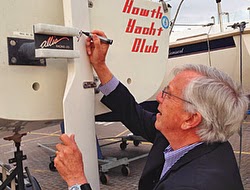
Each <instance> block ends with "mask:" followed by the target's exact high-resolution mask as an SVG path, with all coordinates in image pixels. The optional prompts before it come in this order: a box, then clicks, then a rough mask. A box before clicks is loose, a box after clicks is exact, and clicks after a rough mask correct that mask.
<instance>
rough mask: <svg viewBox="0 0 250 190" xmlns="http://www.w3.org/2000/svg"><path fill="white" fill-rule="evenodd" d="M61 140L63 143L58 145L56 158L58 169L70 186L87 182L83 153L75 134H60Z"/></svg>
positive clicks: (55, 162)
mask: <svg viewBox="0 0 250 190" xmlns="http://www.w3.org/2000/svg"><path fill="white" fill-rule="evenodd" d="M60 140H61V141H62V144H57V145H56V148H57V152H56V157H55V159H54V164H55V167H56V169H57V171H58V172H59V174H60V175H61V177H62V178H63V179H64V180H65V181H66V182H67V184H68V186H72V185H75V184H84V183H87V179H86V177H85V174H84V166H83V162H82V154H81V152H80V150H79V148H78V146H77V144H76V142H75V135H70V136H68V135H67V134H63V135H61V136H60Z"/></svg>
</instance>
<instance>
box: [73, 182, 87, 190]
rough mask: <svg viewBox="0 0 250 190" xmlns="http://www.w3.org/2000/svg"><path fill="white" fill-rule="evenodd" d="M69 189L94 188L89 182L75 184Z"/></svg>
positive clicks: (82, 189)
mask: <svg viewBox="0 0 250 190" xmlns="http://www.w3.org/2000/svg"><path fill="white" fill-rule="evenodd" d="M69 190H92V189H91V186H90V184H89V183H84V184H75V185H72V186H71V187H69Z"/></svg>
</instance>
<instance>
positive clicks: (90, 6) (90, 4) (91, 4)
mask: <svg viewBox="0 0 250 190" xmlns="http://www.w3.org/2000/svg"><path fill="white" fill-rule="evenodd" d="M88 3H89V8H93V2H92V1H91V0H89V2H88Z"/></svg>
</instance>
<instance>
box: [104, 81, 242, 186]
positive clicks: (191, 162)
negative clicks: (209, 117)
mask: <svg viewBox="0 0 250 190" xmlns="http://www.w3.org/2000/svg"><path fill="white" fill-rule="evenodd" d="M101 101H102V102H103V103H104V104H105V105H106V106H107V107H109V108H110V109H111V110H112V112H114V113H116V114H118V115H119V117H120V119H121V122H122V123H123V124H124V125H125V126H126V127H127V128H128V129H129V130H130V131H131V132H132V133H133V134H135V135H140V136H142V137H144V138H145V139H147V140H148V141H150V142H152V143H153V145H152V148H151V150H150V152H149V155H148V158H147V162H146V165H145V168H144V170H143V173H142V176H141V179H140V181H139V189H140V190H152V189H155V190H243V189H244V188H243V185H242V181H241V177H240V173H239V170H238V166H237V162H236V159H235V156H234V152H233V150H232V147H231V145H230V143H229V142H224V143H220V142H218V143H212V144H206V143H203V144H200V145H198V146H197V147H195V148H194V149H192V150H190V151H189V152H188V153H186V154H185V155H184V156H183V157H181V158H180V159H179V160H178V161H177V162H176V163H175V164H174V165H173V166H172V167H171V169H170V170H169V171H168V172H167V173H166V174H165V175H164V176H163V177H162V178H161V179H160V175H161V171H162V168H163V165H164V156H163V151H164V150H165V148H166V147H167V146H168V145H169V142H168V141H167V139H166V138H165V137H164V136H163V135H162V134H161V133H160V132H159V131H158V130H156V128H155V126H154V123H155V120H156V115H155V113H151V112H148V111H146V110H144V109H143V108H142V107H141V106H140V105H139V104H138V103H137V102H136V101H135V99H134V97H133V96H132V95H131V93H130V92H129V91H128V89H127V88H126V87H125V86H124V85H123V84H121V83H119V85H118V86H117V88H116V89H115V90H114V91H113V92H111V93H110V94H109V95H108V96H104V97H103V98H102V100H101Z"/></svg>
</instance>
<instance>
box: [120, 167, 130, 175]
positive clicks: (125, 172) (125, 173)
mask: <svg viewBox="0 0 250 190" xmlns="http://www.w3.org/2000/svg"><path fill="white" fill-rule="evenodd" d="M121 172H122V175H123V176H129V175H130V169H129V167H128V166H126V165H123V166H122V169H121Z"/></svg>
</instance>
